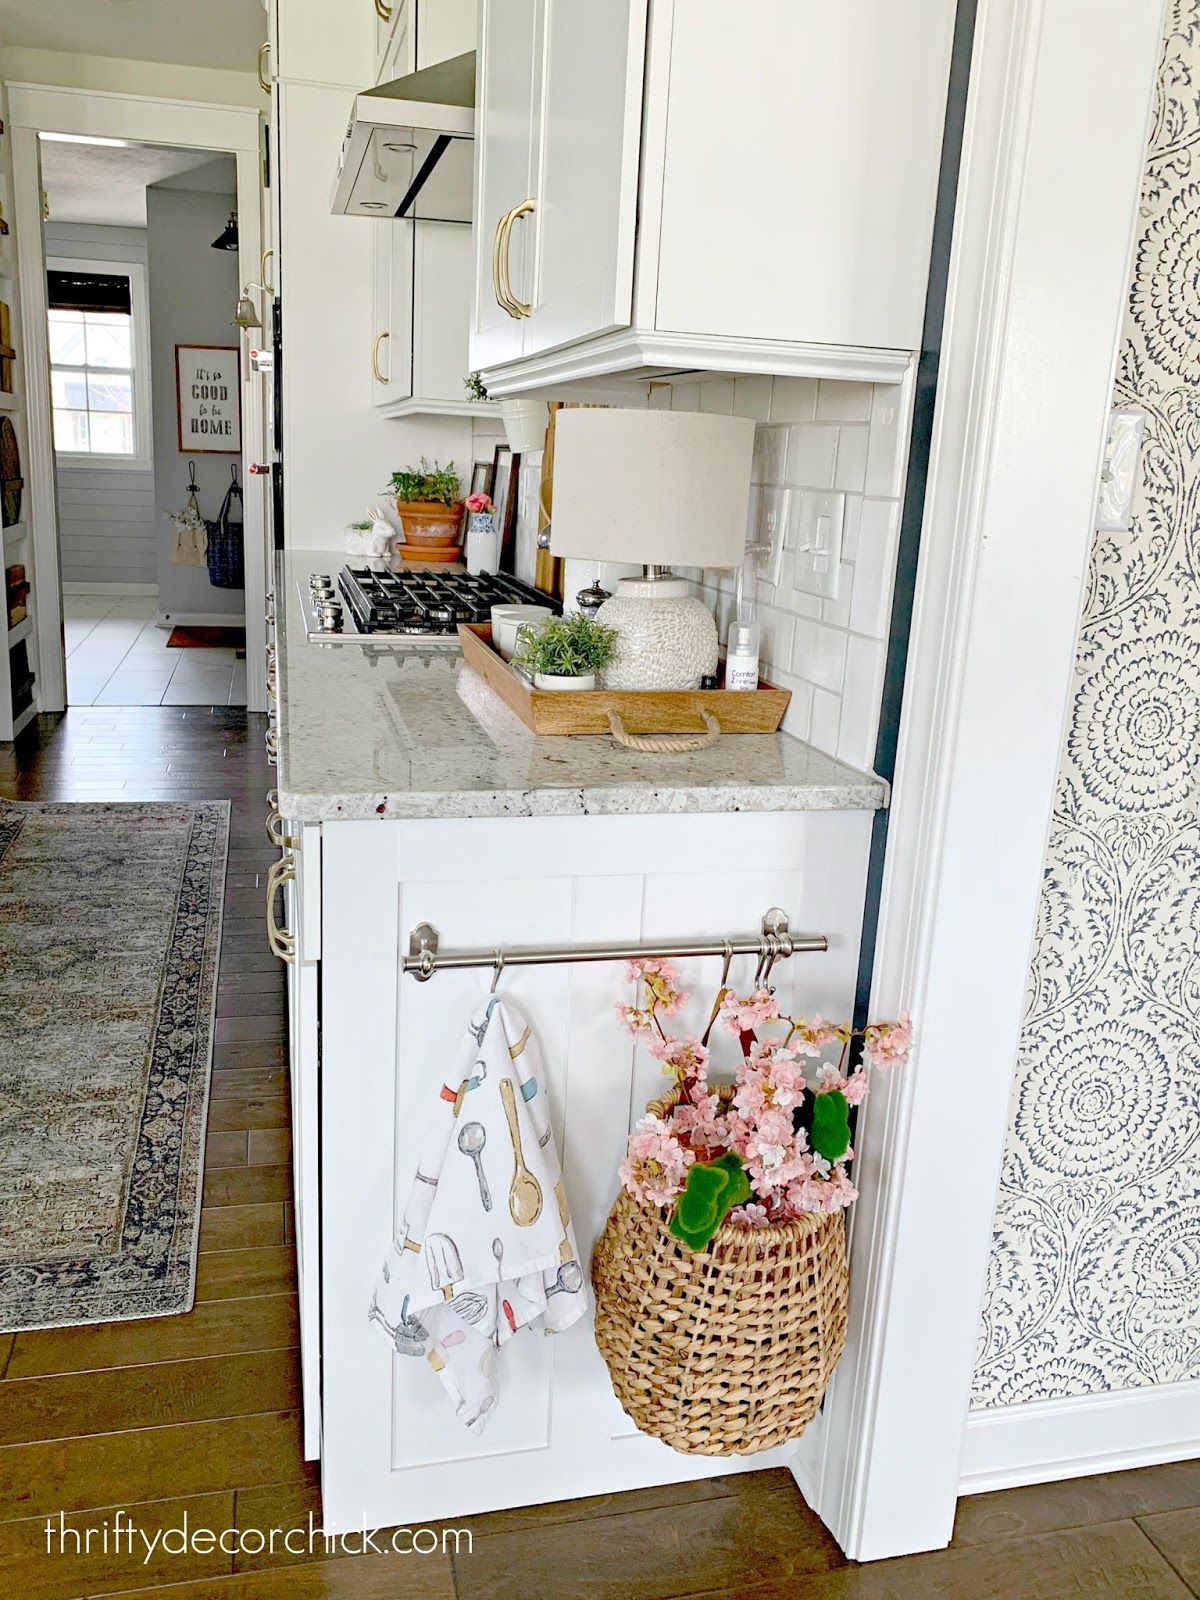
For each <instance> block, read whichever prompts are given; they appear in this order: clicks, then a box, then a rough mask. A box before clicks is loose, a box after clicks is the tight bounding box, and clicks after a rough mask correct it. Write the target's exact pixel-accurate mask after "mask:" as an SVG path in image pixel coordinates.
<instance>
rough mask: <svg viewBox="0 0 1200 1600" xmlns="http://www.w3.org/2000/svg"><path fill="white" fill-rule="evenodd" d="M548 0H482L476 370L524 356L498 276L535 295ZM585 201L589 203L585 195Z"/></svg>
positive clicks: (516, 320) (517, 322) (521, 333)
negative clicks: (535, 212) (542, 46)
mask: <svg viewBox="0 0 1200 1600" xmlns="http://www.w3.org/2000/svg"><path fill="white" fill-rule="evenodd" d="M545 5H546V0H480V5H479V54H478V59H477V61H476V76H475V205H474V215H475V225H474V227H473V229H472V233H473V234H474V237H475V262H476V265H475V294H474V303H473V308H472V314H471V341H470V358H471V369H472V371H478V370H480V369H482V368H487V369H488V370H489V371H490V370H492V369H493V368H496V367H500V366H502V365H504V364H506V363H510V362H514V361H517V360H519V359H520V357H521V356H522V355H523V354H524V348H525V331H526V330H525V325H524V321H523V319H522V318H521V317H520V316H519V315H514V314H513V313H512V312H511V311H510V310H509V309H508V308H507V306H506V293H505V289H504V286H503V283H502V278H501V273H502V271H503V270H507V272H508V274H509V282H510V283H511V286H512V291H513V293H514V294H516V295H517V296H518V297H519V296H520V295H522V294H530V293H532V292H533V290H532V287H531V284H532V274H533V270H534V262H535V253H534V250H533V248H532V243H533V239H534V232H535V224H534V221H533V216H532V214H531V213H530V212H529V211H528V210H522V208H523V207H527V206H529V205H530V203H534V204H536V201H535V199H534V188H535V184H536V182H537V176H536V174H537V163H536V155H537V143H538V135H539V128H540V120H541V119H540V105H539V100H540V95H541V82H542V74H541V61H540V58H539V55H538V46H539V42H540V39H541V36H542V25H543V17H544V12H545ZM581 203H586V199H585V198H584V199H583V200H582V201H581Z"/></svg>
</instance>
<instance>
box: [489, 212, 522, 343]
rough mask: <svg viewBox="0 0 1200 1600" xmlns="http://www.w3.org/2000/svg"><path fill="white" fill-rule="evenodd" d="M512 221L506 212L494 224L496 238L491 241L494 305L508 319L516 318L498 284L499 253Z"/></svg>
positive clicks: (510, 214) (509, 302)
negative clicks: (507, 315)
mask: <svg viewBox="0 0 1200 1600" xmlns="http://www.w3.org/2000/svg"><path fill="white" fill-rule="evenodd" d="M511 221H512V212H511V211H506V212H505V213H504V215H503V216H502V217H501V218H500V221H499V222H498V223H497V224H496V236H495V238H494V239H493V240H492V288H493V289H494V291H495V294H496V304H497V305H498V306H499V307H500V309H501V310H502V311H507V312H508V314H509V316H510V317H513V316H516V312H515V311H514V310H513V308H512V303H511V301H508V300H506V299H505V298H504V289H503V287H502V285H501V283H500V253H501V251H502V250H503V248H504V239H505V234H506V230H507V228H508V224H509V223H510V222H511Z"/></svg>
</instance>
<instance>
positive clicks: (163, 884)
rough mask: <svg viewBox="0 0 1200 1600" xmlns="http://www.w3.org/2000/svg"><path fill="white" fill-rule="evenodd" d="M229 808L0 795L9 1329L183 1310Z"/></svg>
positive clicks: (2, 1147)
mask: <svg viewBox="0 0 1200 1600" xmlns="http://www.w3.org/2000/svg"><path fill="white" fill-rule="evenodd" d="M229 809H230V808H229V803H228V802H227V801H219V802H216V803H213V804H207V805H195V806H185V805H169V804H164V805H67V804H63V805H14V804H11V803H9V802H7V801H3V800H0V1332H13V1331H15V1330H17V1329H22V1328H47V1327H63V1326H67V1325H71V1324H77V1323H84V1322H114V1321H123V1320H125V1319H126V1318H133V1317H158V1316H165V1315H168V1314H170V1313H173V1312H182V1311H188V1310H190V1309H191V1305H192V1300H193V1297H194V1294H195V1279H196V1239H197V1233H198V1229H199V1219H200V1194H201V1172H202V1166H203V1158H204V1132H205V1123H206V1119H207V1114H208V1087H209V1071H210V1065H211V1060H212V1040H213V1019H214V1014H215V1011H216V992H217V960H218V956H219V954H220V948H221V907H222V900H223V894H224V883H225V861H226V855H227V851H228V842H229Z"/></svg>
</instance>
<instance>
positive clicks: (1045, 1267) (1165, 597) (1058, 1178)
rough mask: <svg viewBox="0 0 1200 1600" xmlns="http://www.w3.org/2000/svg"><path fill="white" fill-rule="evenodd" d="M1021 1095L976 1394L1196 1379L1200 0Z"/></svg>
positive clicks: (1179, 39)
mask: <svg viewBox="0 0 1200 1600" xmlns="http://www.w3.org/2000/svg"><path fill="white" fill-rule="evenodd" d="M1113 404H1114V405H1115V406H1119V407H1131V408H1134V407H1135V408H1137V409H1139V410H1141V411H1143V412H1144V413H1145V418H1146V422H1145V438H1144V442H1143V447H1142V459H1141V471H1140V475H1139V476H1140V482H1139V486H1138V490H1137V494H1136V497H1135V502H1134V518H1133V526H1132V529H1131V531H1129V532H1128V533H1100V534H1097V536H1096V543H1095V546H1094V548H1093V551H1092V565H1091V577H1090V583H1089V588H1088V595H1087V601H1086V606H1085V612H1084V618H1083V626H1082V631H1081V635H1080V639H1079V645H1078V652H1077V659H1076V686H1075V696H1074V703H1073V707H1072V714H1071V719H1070V726H1069V729H1068V732H1067V738H1066V742H1065V748H1064V751H1063V757H1062V764H1061V767H1060V772H1059V781H1058V792H1057V797H1056V803H1055V815H1054V823H1053V828H1052V832H1051V838H1050V844H1049V849H1048V852H1047V858H1046V867H1045V881H1044V885H1043V890H1042V900H1041V907H1040V912H1039V918H1038V927H1037V932H1036V937H1035V943H1034V950H1033V959H1032V967H1031V971H1030V979H1029V991H1028V996H1027V1005H1026V1014H1025V1020H1024V1027H1023V1032H1022V1038H1021V1046H1020V1053H1019V1059H1018V1063H1017V1071H1016V1078H1015V1083H1014V1091H1013V1102H1012V1112H1011V1121H1010V1130H1009V1137H1008V1147H1007V1150H1006V1153H1005V1160H1004V1169H1003V1177H1002V1183H1001V1193H1000V1198H999V1203H998V1207H997V1213H996V1222H995V1240H994V1244H993V1251H992V1262H991V1270H990V1274H989V1282H988V1289H987V1294H986V1298H985V1304H984V1313H983V1321H982V1327H981V1331H980V1345H979V1355H978V1361H977V1366H976V1374H975V1390H974V1396H973V1400H974V1404H975V1405H976V1406H977V1407H995V1406H1003V1405H1011V1404H1014V1403H1018V1402H1021V1401H1026V1400H1045V1399H1051V1398H1056V1397H1061V1396H1071V1395H1086V1394H1093V1393H1101V1392H1104V1391H1107V1390H1113V1389H1126V1388H1135V1387H1139V1386H1144V1385H1149V1384H1159V1383H1171V1382H1177V1381H1181V1380H1184V1379H1192V1378H1197V1377H1200V784H1198V781H1197V779H1198V765H1197V763H1198V757H1200V0H1174V3H1173V4H1172V5H1171V6H1170V7H1169V8H1168V14H1167V37H1166V42H1165V46H1164V52H1163V58H1162V63H1161V66H1160V70H1159V78H1158V93H1157V98H1156V104H1155V108H1154V116H1153V124H1152V129H1151V139H1150V147H1149V151H1148V154H1147V162H1146V175H1145V180H1144V185H1143V191H1142V209H1141V223H1140V228H1139V239H1138V244H1137V249H1136V255H1135V263H1134V281H1133V287H1132V291H1131V294H1130V304H1129V311H1128V314H1127V317H1126V322H1125V328H1124V334H1123V339H1122V347H1121V352H1120V357H1119V361H1118V366H1117V377H1116V386H1115V391H1114V397H1113Z"/></svg>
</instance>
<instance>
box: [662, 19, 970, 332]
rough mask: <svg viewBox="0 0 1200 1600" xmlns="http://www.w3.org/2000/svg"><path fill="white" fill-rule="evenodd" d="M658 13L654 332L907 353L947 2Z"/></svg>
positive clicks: (916, 316) (928, 223)
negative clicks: (662, 54) (663, 23)
mask: <svg viewBox="0 0 1200 1600" xmlns="http://www.w3.org/2000/svg"><path fill="white" fill-rule="evenodd" d="M669 9H670V10H671V11H672V12H673V15H672V16H671V17H670V18H669V21H670V62H669V87H668V93H667V96H666V104H667V111H666V128H665V139H666V145H665V159H664V161H663V167H662V183H661V187H662V217H661V236H660V239H659V248H658V259H657V272H658V283H657V313H656V318H655V324H656V327H657V329H658V330H659V331H660V332H667V333H684V334H711V333H719V334H721V335H723V336H727V337H732V338H742V339H772V340H780V341H795V342H800V343H809V344H821V345H857V346H866V347H877V348H891V349H911V350H915V349H919V348H920V344H921V319H922V313H923V308H924V303H925V286H926V279H927V277H928V271H929V241H930V236H931V232H932V227H933V208H934V202H935V198H936V193H937V177H938V162H939V155H940V151H941V143H942V123H943V119H944V116H945V105H946V81H947V75H948V71H949V58H950V46H951V40H952V34H953V25H954V10H955V5H954V0H921V3H920V4H919V5H897V4H896V0H855V3H854V4H853V5H849V4H845V3H843V4H830V0H744V3H742V4H739V5H738V6H737V7H735V8H730V6H729V5H728V3H727V0H673V5H671V6H670V8H669ZM656 21H657V19H656Z"/></svg>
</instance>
